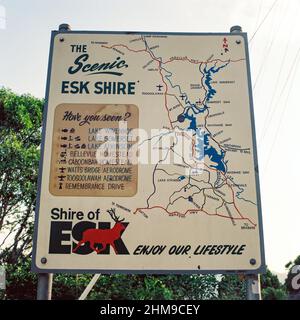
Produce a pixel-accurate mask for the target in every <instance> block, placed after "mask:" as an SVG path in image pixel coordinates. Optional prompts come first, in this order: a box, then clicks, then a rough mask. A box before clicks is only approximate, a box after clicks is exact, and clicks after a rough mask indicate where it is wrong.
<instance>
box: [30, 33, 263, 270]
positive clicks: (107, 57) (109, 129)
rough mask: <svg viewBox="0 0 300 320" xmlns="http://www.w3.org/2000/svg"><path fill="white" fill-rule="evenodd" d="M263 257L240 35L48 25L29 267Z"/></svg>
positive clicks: (215, 266) (211, 266)
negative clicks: (51, 29)
mask: <svg viewBox="0 0 300 320" xmlns="http://www.w3.org/2000/svg"><path fill="white" fill-rule="evenodd" d="M263 269H264V252H263V237H262V225H261V208H260V195H259V181H258V170H257V158H256V144H255V130H254V117H253V106H252V97H251V84H250V72H249V59H248V49H247V37H246V34H244V33H229V34H228V33H223V34H182V33H150V34H149V33H138V32H137V33H129V32H127V33H126V32H124V33H122V32H76V31H67V32H57V31H55V32H53V34H52V39H51V51H50V62H49V70H48V84H47V106H46V110H45V118H44V126H43V144H42V159H41V167H40V182H39V197H38V204H37V217H36V230H35V240H34V255H33V270H35V271H38V272H70V271H74V272H116V273H117V272H127V273H205V272H216V273H220V272H224V271H241V272H252V273H253V272H261V271H262V270H263Z"/></svg>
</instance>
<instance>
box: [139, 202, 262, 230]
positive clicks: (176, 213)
mask: <svg viewBox="0 0 300 320" xmlns="http://www.w3.org/2000/svg"><path fill="white" fill-rule="evenodd" d="M152 209H162V210H164V211H165V212H166V213H168V214H169V215H177V216H182V215H184V216H186V214H187V213H188V212H198V211H200V212H204V213H205V214H207V215H209V216H218V217H222V218H226V219H231V220H247V221H249V222H250V223H251V224H252V225H253V226H255V227H256V224H255V223H253V222H252V221H251V220H250V219H249V218H244V217H241V218H233V217H229V216H224V215H221V214H218V213H214V214H213V213H208V212H207V211H205V210H203V209H188V210H186V211H185V213H180V212H178V211H173V212H170V211H168V210H167V209H166V208H164V207H162V206H153V207H150V208H137V209H136V210H135V211H134V213H133V214H136V212H137V211H139V210H152Z"/></svg>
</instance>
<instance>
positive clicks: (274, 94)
mask: <svg viewBox="0 0 300 320" xmlns="http://www.w3.org/2000/svg"><path fill="white" fill-rule="evenodd" d="M273 5H274V7H273V9H272V11H270V13H269V14H268V15H267V13H268V12H269V10H270V8H271V7H272V6H273ZM299 6H300V3H299V1H297V0H288V1H287V0H277V1H276V0H275V2H274V0H251V1H250V0H230V1H229V0H211V1H207V0H197V1H194V0H185V1H179V0H172V1H170V0H165V1H162V0H159V1H157V0H152V1H141V0H139V1H136V0H127V1H126V0H110V1H101V0H98V1H95V0H88V1H79V0H72V1H71V0H60V1H58V0H51V1H48V0H44V1H41V0H39V1H37V0H26V1H23V0H0V49H1V50H0V85H1V86H2V85H3V86H5V87H9V88H11V89H13V90H14V91H16V92H18V93H31V94H33V95H35V96H37V97H43V96H44V92H45V80H46V70H47V61H48V50H49V41H50V31H51V30H54V29H57V28H58V26H59V24H61V23H63V22H67V23H69V24H70V25H71V27H72V29H74V30H140V31H182V32H184V31H190V32H217V31H218V32H227V31H229V29H230V27H231V26H232V25H235V24H239V25H241V26H242V27H243V31H245V32H247V33H248V35H249V38H251V37H252V36H253V35H254V33H255V31H256V30H257V32H256V33H255V36H254V38H253V39H252V41H251V43H250V49H251V51H250V59H251V69H252V82H253V86H254V108H255V119H256V128H257V140H258V156H259V164H260V173H261V190H262V207H263V220H264V232H265V246H266V258H267V263H268V265H269V266H270V268H271V269H272V270H274V271H279V272H283V271H284V265H285V263H286V262H288V261H289V260H291V259H294V258H295V257H296V256H297V255H299V254H300V241H299V226H300V209H299V205H298V201H299V198H300V197H299V186H298V182H299V180H300V172H299V169H298V159H299V158H300V148H299V138H298V137H299V129H298V128H299V124H298V121H299V120H298V119H300V108H299V97H298V84H299V81H300V72H299V69H300V65H299V60H300V53H299V52H300V51H299V50H300V35H299V32H298V30H299V28H300V21H299V18H298V17H299ZM266 15H267V17H266ZM265 17H266V19H265V20H264V18H265ZM262 21H264V22H263V24H261V22H262Z"/></svg>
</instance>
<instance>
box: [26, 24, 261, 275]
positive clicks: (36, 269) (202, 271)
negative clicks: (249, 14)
mask: <svg viewBox="0 0 300 320" xmlns="http://www.w3.org/2000/svg"><path fill="white" fill-rule="evenodd" d="M65 34H82V35H84V34H99V35H100V34H126V35H150V34H151V35H188V36H224V37H226V36H232V35H233V34H234V35H236V34H238V35H239V36H241V37H243V39H244V43H245V58H246V68H247V80H248V94H249V106H250V117H251V118H250V120H251V130H252V142H253V150H252V152H253V161H254V172H255V184H256V197H257V211H258V226H259V240H260V241H259V243H260V253H261V256H260V259H261V265H259V266H258V267H257V268H256V269H249V270H244V269H243V270H222V269H218V270H207V269H199V270H196V269H195V270H150V269H149V270H148V269H143V270H130V269H118V270H116V269H113V270H104V269H49V268H45V269H44V268H42V269H41V268H39V267H38V266H37V265H36V258H37V254H36V253H37V238H38V225H39V215H40V212H39V208H40V198H41V185H42V179H43V176H42V173H43V163H44V147H45V135H46V125H47V113H48V101H49V94H50V93H49V91H50V81H51V70H52V60H53V51H54V39H55V37H58V36H61V37H62V41H63V35H65ZM43 259H46V258H43ZM46 261H47V260H45V263H46ZM31 270H32V271H33V272H35V273H103V274H261V273H265V272H266V262H265V248H264V236H263V221H262V209H261V195H260V183H259V174H258V158H257V144H256V134H255V121H254V107H253V94H252V84H251V73H250V62H249V48H248V37H247V33H245V32H236V31H233V32H216V33H213V32H203V33H202V32H151V31H147V32H145V31H87V30H86V31H80V30H74V31H73V30H72V31H71V30H66V29H64V30H54V31H52V32H51V39H50V50H49V57H48V68H47V81H46V93H45V104H44V112H43V122H42V141H41V157H40V162H39V175H38V191H37V201H36V209H35V221H34V235H33V250H32V265H31Z"/></svg>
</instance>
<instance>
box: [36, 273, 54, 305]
mask: <svg viewBox="0 0 300 320" xmlns="http://www.w3.org/2000/svg"><path fill="white" fill-rule="evenodd" d="M52 280H53V274H52V273H39V274H38V287H37V300H51V296H52Z"/></svg>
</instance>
